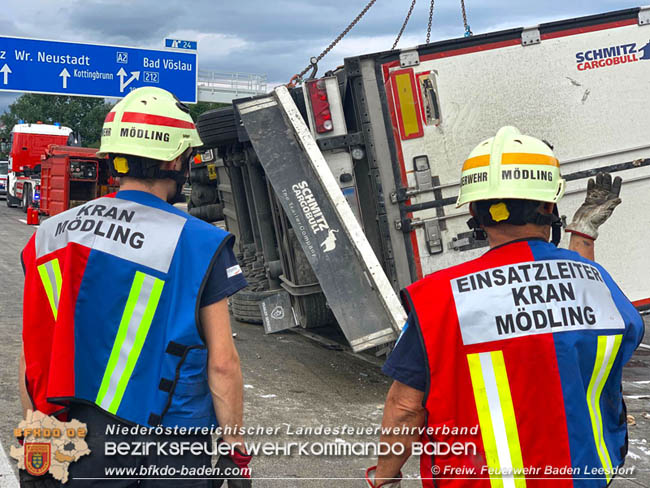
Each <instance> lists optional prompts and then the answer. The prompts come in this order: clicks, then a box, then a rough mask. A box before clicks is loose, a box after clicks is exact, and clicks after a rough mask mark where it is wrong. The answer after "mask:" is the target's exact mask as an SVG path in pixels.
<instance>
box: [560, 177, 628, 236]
mask: <svg viewBox="0 0 650 488" xmlns="http://www.w3.org/2000/svg"><path fill="white" fill-rule="evenodd" d="M621 182H622V180H621V178H620V177H619V176H617V177H616V178H614V181H612V175H611V174H609V173H598V175H597V176H596V178H595V179H594V178H591V179H590V180H589V183H587V197H586V198H585V202H584V203H583V204H582V206H581V207H580V208H579V209H578V210H577V212H576V213H575V215H574V216H573V220H572V221H571V223H570V224H569V225H568V226H567V228H566V229H565V231H566V232H572V233H574V234H578V235H581V236H583V237H588V238H589V239H594V240H595V239H596V238H597V237H598V227H600V226H601V225H602V224H603V223H604V222H605V221H606V220H607V219H608V218H609V217H610V216H611V215H612V212H613V211H614V209H615V208H616V206H617V205H619V204H620V203H621V199H620V198H619V197H618V196H619V194H620V193H621Z"/></svg>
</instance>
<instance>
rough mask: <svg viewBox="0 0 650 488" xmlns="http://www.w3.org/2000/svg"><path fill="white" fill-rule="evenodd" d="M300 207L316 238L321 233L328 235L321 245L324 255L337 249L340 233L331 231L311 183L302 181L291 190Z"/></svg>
mask: <svg viewBox="0 0 650 488" xmlns="http://www.w3.org/2000/svg"><path fill="white" fill-rule="evenodd" d="M291 189H292V190H293V193H294V195H296V200H297V201H298V205H299V206H300V208H301V209H302V213H303V214H304V216H305V217H306V218H307V223H308V225H309V228H310V229H311V231H312V233H313V234H314V236H319V234H320V233H325V232H326V233H327V237H326V238H325V239H324V240H323V241H322V242H321V243H320V247H321V249H322V250H323V252H324V253H328V252H331V251H333V250H334V249H336V234H337V233H338V232H339V231H338V230H337V229H331V228H330V226H329V224H328V223H327V219H325V216H324V215H323V212H322V210H321V208H320V205H319V204H318V202H317V201H316V198H315V197H314V194H313V192H312V191H311V188H309V183H307V182H306V181H301V182H300V183H297V184H295V185H293V187H292V188H291Z"/></svg>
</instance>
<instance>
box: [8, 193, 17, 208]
mask: <svg viewBox="0 0 650 488" xmlns="http://www.w3.org/2000/svg"><path fill="white" fill-rule="evenodd" d="M18 202H20V200H18V199H17V198H14V197H12V196H11V195H9V192H7V207H9V208H14V207H17V206H18Z"/></svg>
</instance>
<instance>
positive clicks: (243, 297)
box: [230, 288, 278, 325]
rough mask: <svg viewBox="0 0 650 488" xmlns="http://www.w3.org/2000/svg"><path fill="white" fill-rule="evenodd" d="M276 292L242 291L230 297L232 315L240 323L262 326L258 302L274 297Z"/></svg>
mask: <svg viewBox="0 0 650 488" xmlns="http://www.w3.org/2000/svg"><path fill="white" fill-rule="evenodd" d="M277 292H278V290H266V291H250V290H248V289H246V288H245V289H243V290H241V291H239V292H237V293H235V294H234V295H233V296H232V297H230V305H231V310H232V315H233V317H235V318H236V319H237V320H239V321H240V322H246V323H248V324H258V325H259V324H262V312H261V311H260V302H261V301H262V300H264V299H265V298H268V297H270V296H271V295H275V294H276V293H277Z"/></svg>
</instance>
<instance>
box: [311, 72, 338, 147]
mask: <svg viewBox="0 0 650 488" xmlns="http://www.w3.org/2000/svg"><path fill="white" fill-rule="evenodd" d="M306 84H307V89H308V90H309V99H310V100H311V109H312V111H313V113H314V122H315V123H316V132H318V133H319V134H323V133H325V132H331V131H333V130H334V124H333V123H332V113H331V112H330V103H329V100H328V98H327V89H326V88H325V82H324V81H323V80H314V81H308V82H307V83H306Z"/></svg>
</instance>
